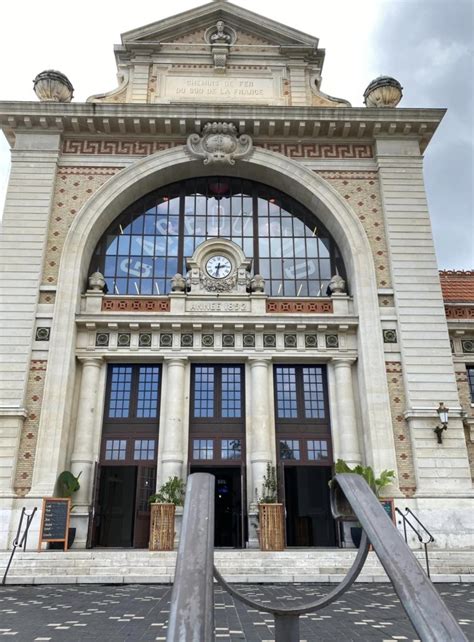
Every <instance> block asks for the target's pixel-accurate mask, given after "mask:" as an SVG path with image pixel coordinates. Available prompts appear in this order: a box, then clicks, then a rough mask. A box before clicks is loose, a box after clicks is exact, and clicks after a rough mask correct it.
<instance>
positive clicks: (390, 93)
mask: <svg viewBox="0 0 474 642" xmlns="http://www.w3.org/2000/svg"><path fill="white" fill-rule="evenodd" d="M402 89H403V87H402V86H401V84H400V83H399V82H398V80H396V79H395V78H391V77H390V76H379V77H378V78H375V80H372V82H371V83H369V86H368V87H367V89H366V90H365V91H364V104H365V106H366V107H396V106H397V105H398V103H399V102H400V100H401V99H402V96H403V93H402Z"/></svg>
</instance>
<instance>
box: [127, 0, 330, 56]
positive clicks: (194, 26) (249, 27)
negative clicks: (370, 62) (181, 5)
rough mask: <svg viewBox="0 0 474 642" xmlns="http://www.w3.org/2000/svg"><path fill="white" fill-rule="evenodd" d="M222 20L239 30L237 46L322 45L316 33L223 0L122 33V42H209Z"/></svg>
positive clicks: (310, 46) (142, 43)
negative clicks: (210, 32)
mask: <svg viewBox="0 0 474 642" xmlns="http://www.w3.org/2000/svg"><path fill="white" fill-rule="evenodd" d="M218 20H223V21H224V22H225V23H226V25H228V26H229V27H230V28H231V29H233V30H234V31H235V32H236V34H237V39H236V42H235V44H236V45H237V44H239V45H259V44H260V45H264V46H265V45H267V46H276V45H281V46H290V47H292V46H293V47H305V48H309V49H313V50H316V49H317V47H318V39H317V38H315V37H314V36H310V35H308V34H305V33H303V32H301V31H298V30H296V29H292V28H291V27H287V26H286V25H283V24H281V23H279V22H276V21H274V20H271V19H270V18H267V17H265V16H261V15H259V14H256V13H254V12H253V11H248V10H247V9H243V8H242V7H239V6H237V5H234V4H231V3H230V2H225V1H223V0H218V1H217V2H211V3H208V4H205V5H202V6H201V7H197V8H195V9H191V10H190V11H185V12H183V13H180V14H177V15H175V16H172V17H170V18H165V19H164V20H160V21H158V22H155V23H152V24H150V25H146V26H144V27H139V28H138V29H133V30H132V31H127V32H126V33H124V34H122V45H123V46H125V47H126V48H127V49H133V48H134V46H137V47H140V45H144V44H163V43H183V44H198V43H205V35H206V30H207V29H208V28H209V27H210V26H212V25H214V24H215V23H216V22H217V21H218Z"/></svg>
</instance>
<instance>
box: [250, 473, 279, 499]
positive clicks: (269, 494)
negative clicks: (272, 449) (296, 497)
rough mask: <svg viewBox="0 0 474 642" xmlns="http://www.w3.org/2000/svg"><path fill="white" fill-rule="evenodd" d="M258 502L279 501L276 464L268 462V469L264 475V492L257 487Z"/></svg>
mask: <svg viewBox="0 0 474 642" xmlns="http://www.w3.org/2000/svg"><path fill="white" fill-rule="evenodd" d="M255 497H256V500H257V504H276V503H277V502H278V479H277V473H276V468H275V466H272V465H271V464H270V463H267V470H266V473H265V475H264V476H263V484H262V494H261V495H259V494H258V489H257V488H256V489H255Z"/></svg>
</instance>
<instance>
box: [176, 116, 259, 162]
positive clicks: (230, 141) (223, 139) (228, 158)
mask: <svg viewBox="0 0 474 642" xmlns="http://www.w3.org/2000/svg"><path fill="white" fill-rule="evenodd" d="M186 147H187V149H188V151H189V153H190V154H191V156H194V157H195V158H200V159H203V160H204V165H210V164H211V163H223V164H227V165H235V161H236V160H237V159H240V158H245V157H246V156H249V155H250V153H251V151H252V147H253V141H252V138H251V137H250V136H249V135H248V134H241V135H240V136H239V135H238V132H237V127H236V126H235V125H234V124H233V123H225V122H213V123H206V124H205V125H204V127H203V129H202V134H201V135H200V134H191V135H190V136H188V140H187V142H186Z"/></svg>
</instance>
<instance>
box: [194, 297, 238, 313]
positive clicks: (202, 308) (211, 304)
mask: <svg viewBox="0 0 474 642" xmlns="http://www.w3.org/2000/svg"><path fill="white" fill-rule="evenodd" d="M186 312H250V301H209V300H207V301H205V300H200V301H199V300H198V301H193V300H189V299H188V300H187V301H186Z"/></svg>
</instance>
